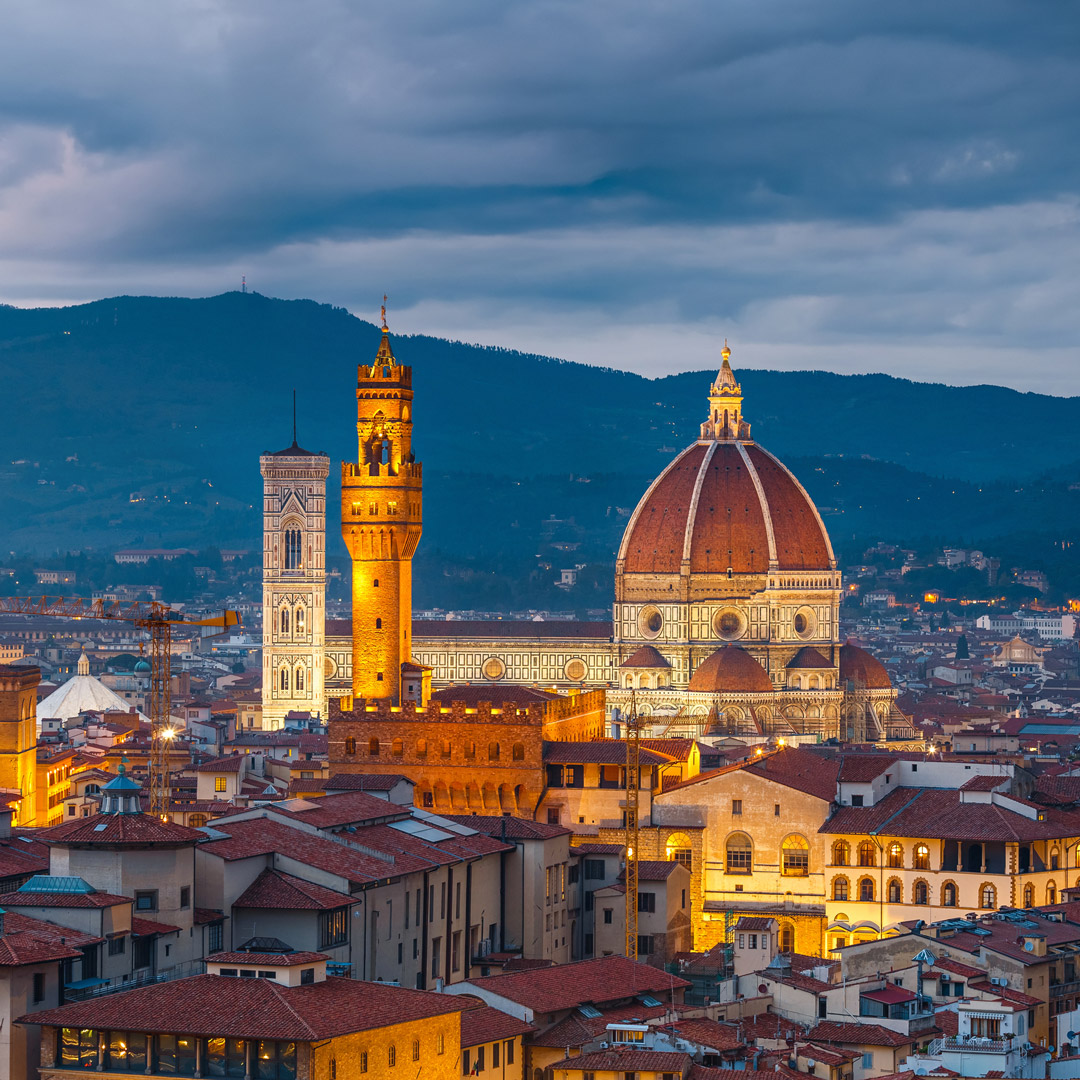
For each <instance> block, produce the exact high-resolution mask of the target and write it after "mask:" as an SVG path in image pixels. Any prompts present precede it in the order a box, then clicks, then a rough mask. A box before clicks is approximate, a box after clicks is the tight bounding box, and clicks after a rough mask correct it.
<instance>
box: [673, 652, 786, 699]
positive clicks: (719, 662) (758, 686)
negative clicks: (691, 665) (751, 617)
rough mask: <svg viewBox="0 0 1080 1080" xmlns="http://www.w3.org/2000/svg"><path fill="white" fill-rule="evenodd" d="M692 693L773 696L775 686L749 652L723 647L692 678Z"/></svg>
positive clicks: (700, 666) (699, 667)
mask: <svg viewBox="0 0 1080 1080" xmlns="http://www.w3.org/2000/svg"><path fill="white" fill-rule="evenodd" d="M690 690H691V692H693V693H699V694H712V693H716V692H717V691H720V690H723V691H724V692H725V693H729V694H771V693H773V684H772V680H771V679H770V678H769V674H768V672H767V671H766V670H765V669H764V668H763V667H762V666H761V664H759V663H758V662H757V660H755V659H754V658H753V657H752V656H751V655H750V654H749V653H748V652H747V651H746V650H745V649H743V648H740V647H739V646H738V645H722V646H721V647H720V648H719V649H717V650H716V652H714V653H713V654H712V655H711V656H709V657H707V658H706V659H705V660H703V661H702V662H701V664H699V665H698V669H697V671H695V672H694V674H693V675H692V676H691V677H690Z"/></svg>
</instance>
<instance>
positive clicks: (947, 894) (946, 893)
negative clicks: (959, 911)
mask: <svg viewBox="0 0 1080 1080" xmlns="http://www.w3.org/2000/svg"><path fill="white" fill-rule="evenodd" d="M941 906H942V907H956V885H955V883H954V882H952V881H946V882H945V884H944V885H942V886H941Z"/></svg>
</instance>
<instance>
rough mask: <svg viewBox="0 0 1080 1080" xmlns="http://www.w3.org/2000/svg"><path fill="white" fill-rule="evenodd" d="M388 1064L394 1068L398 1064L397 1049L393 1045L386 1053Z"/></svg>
mask: <svg viewBox="0 0 1080 1080" xmlns="http://www.w3.org/2000/svg"><path fill="white" fill-rule="evenodd" d="M386 1064H387V1065H389V1066H390V1067H391V1068H393V1067H394V1066H395V1065H396V1064H397V1047H396V1046H395V1045H394V1044H393V1043H391V1044H390V1046H389V1047H388V1049H387V1051H386Z"/></svg>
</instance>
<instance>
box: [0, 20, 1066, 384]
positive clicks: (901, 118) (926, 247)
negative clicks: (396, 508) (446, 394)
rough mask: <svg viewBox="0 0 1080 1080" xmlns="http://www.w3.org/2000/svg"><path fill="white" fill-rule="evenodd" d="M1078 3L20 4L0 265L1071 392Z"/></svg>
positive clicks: (8, 29) (34, 276)
mask: <svg viewBox="0 0 1080 1080" xmlns="http://www.w3.org/2000/svg"><path fill="white" fill-rule="evenodd" d="M1078 26H1080V20H1077V19H1076V18H1075V12H1074V11H1073V10H1072V9H1071V7H1070V5H1060V6H1047V7H1043V8H1040V10H1039V15H1038V17H1037V18H1036V17H1033V16H1032V11H1031V8H1030V7H1029V6H1028V5H1024V4H1021V3H1018V2H1017V3H1006V2H1003V0H982V2H969V3H955V4H947V5H943V4H940V3H925V2H924V3H909V4H904V5H868V4H865V3H861V2H856V0H847V2H844V0H836V2H833V3H822V4H806V3H805V2H804V0H775V2H771V3H768V4H762V3H760V2H752V0H725V2H717V0H674V2H672V0H668V2H663V3H661V2H645V0H636V2H635V0H592V2H590V3H588V4H580V3H571V2H569V0H542V2H523V3H517V4H505V3H502V2H496V0H460V2H458V3H455V4H446V3H441V2H436V0H413V2H409V0H406V2H402V3H397V4H384V5H375V4H373V3H348V2H345V0H337V2H335V0H309V2H307V3H305V4H302V5H298V4H295V3H292V2H290V0H228V2H226V0H202V2H201V3H196V4H192V3H189V2H182V0H160V2H158V3H155V4H152V5H147V4H138V3H134V2H132V0H126V2H125V0H101V2H99V3H96V4H94V5H85V4H78V3H74V2H70V0H68V2H62V0H41V2H39V3H36V4H34V5H20V6H16V7H13V8H11V9H9V10H8V11H7V12H6V13H5V28H4V33H3V34H2V35H0V298H2V299H6V300H9V301H11V302H17V303H31V302H51V303H55V302H64V301H69V300H77V299H84V298H91V297H94V296H98V295H103V294H106V293H109V292H176V293H188V294H196V293H200V292H205V291H216V290H218V289H220V288H222V287H229V286H233V285H235V283H236V281H237V280H238V278H239V274H240V273H243V272H246V273H248V275H249V278H250V279H251V280H252V282H253V284H255V285H256V286H257V287H259V288H261V289H263V290H264V291H267V292H277V293H280V294H283V295H302V294H306V295H311V296H314V297H316V298H318V299H327V300H332V301H334V302H336V303H346V304H348V305H349V306H350V307H355V306H356V305H357V302H358V299H359V298H360V297H363V296H372V297H375V296H378V295H380V294H381V293H382V291H383V289H384V288H388V289H389V290H390V291H391V292H392V293H393V294H394V298H395V302H396V303H397V305H398V307H397V312H398V316H397V317H398V318H399V319H400V320H402V321H403V323H404V325H405V326H407V327H408V328H410V329H416V330H426V331H433V332H439V331H443V332H447V333H453V334H455V335H457V336H461V337H465V338H469V339H471V340H485V341H492V340H498V341H499V342H500V343H504V344H509V345H519V346H521V347H527V348H530V349H534V350H538V351H546V352H552V353H560V354H564V355H569V356H570V357H571V358H573V359H585V360H588V361H589V362H606V363H609V364H612V365H615V366H620V365H625V366H632V367H635V368H636V369H638V370H645V371H649V372H656V373H660V372H664V371H668V370H673V369H674V368H675V367H679V366H687V365H688V364H689V363H690V362H693V363H700V364H704V363H710V362H711V359H712V358H711V356H710V355H709V354H710V349H709V348H708V345H707V342H708V341H709V340H711V338H712V336H713V335H714V334H716V333H721V332H723V331H724V330H725V329H726V330H727V331H728V332H729V335H735V334H740V335H741V336H742V343H743V345H744V348H743V349H742V350H741V353H742V354H743V355H745V356H746V359H747V360H748V362H750V363H756V364H762V365H764V364H773V365H797V364H799V363H810V362H813V363H815V365H816V366H838V367H843V368H845V369H863V370H869V369H881V368H884V367H887V366H888V365H889V364H892V363H898V362H902V363H903V364H904V365H905V366H906V367H907V368H908V369H909V371H908V373H911V374H915V375H917V376H920V377H937V378H943V379H946V380H948V381H957V382H970V381H980V380H986V381H994V380H1000V381H1006V382H1009V383H1010V385H1020V386H1027V387H1030V388H1033V389H1034V388H1038V389H1048V390H1053V391H1054V392H1059V393H1065V392H1072V393H1077V392H1080V370H1077V369H1080V365H1078V364H1076V363H1075V362H1073V363H1070V362H1069V357H1070V356H1075V352H1070V350H1073V349H1074V348H1075V343H1076V340H1077V333H1078V331H1080V315H1078V314H1077V313H1076V312H1075V311H1074V308H1075V307H1076V305H1075V304H1074V303H1072V301H1071V298H1072V297H1073V296H1075V293H1076V289H1077V286H1078V285H1080V273H1078V269H1080V268H1078V266H1077V261H1078V260H1077V256H1076V255H1075V254H1074V253H1075V252H1076V251H1077V250H1078V245H1077V240H1078V239H1080V236H1078V232H1080V221H1078V213H1077V205H1078V199H1080V190H1078V161H1077V155H1078V153H1080V150H1078V149H1077V141H1076V139H1075V125H1076V119H1075V118H1076V116H1077V115H1080V69H1078V67H1077V65H1076V64H1075V55H1076V47H1077V44H1078V42H1077V37H1078ZM679 334H681V335H682V336H683V344H682V345H681V346H680V347H679V348H678V350H677V352H672V349H671V347H670V344H666V343H670V342H671V341H672V340H673V339H674V338H675V337H677V336H678V335H679ZM1018 356H1019V357H1022V358H1023V362H1022V363H1020V364H1017V363H1016V359H1017V357H1018Z"/></svg>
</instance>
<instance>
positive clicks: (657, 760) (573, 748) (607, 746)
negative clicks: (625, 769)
mask: <svg viewBox="0 0 1080 1080" xmlns="http://www.w3.org/2000/svg"><path fill="white" fill-rule="evenodd" d="M640 754H641V764H642V765H665V764H667V762H668V760H669V759H668V758H667V757H665V756H664V755H663V754H656V753H653V751H651V750H645V749H642V750H641V751H640ZM544 761H545V762H550V763H552V764H559V765H578V764H583V765H625V764H626V743H625V742H623V741H622V740H620V739H594V740H592V741H591V742H545V743H544Z"/></svg>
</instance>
